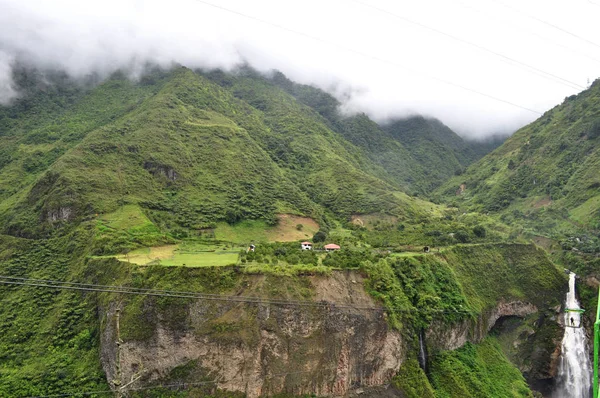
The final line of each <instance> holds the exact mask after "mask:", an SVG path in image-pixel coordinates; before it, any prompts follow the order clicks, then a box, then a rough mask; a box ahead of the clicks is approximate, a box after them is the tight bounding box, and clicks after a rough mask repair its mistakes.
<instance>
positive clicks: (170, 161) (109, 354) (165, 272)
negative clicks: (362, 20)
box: [0, 67, 565, 398]
mask: <svg viewBox="0 0 600 398" xmlns="http://www.w3.org/2000/svg"><path fill="white" fill-rule="evenodd" d="M16 78H17V79H16V81H17V83H18V89H19V92H20V94H21V97H20V98H18V99H17V100H15V101H14V103H12V104H11V105H9V106H3V107H0V282H1V283H2V284H1V285H0V318H2V319H3V321H2V322H0V348H1V349H0V351H1V354H0V395H7V396H11V394H12V395H13V396H17V397H26V396H39V395H50V394H67V395H68V394H76V393H84V392H90V391H101V392H103V393H111V392H115V393H116V394H123V395H127V396H140V397H141V396H156V397H159V396H160V397H184V396H207V397H208V396H214V397H242V396H249V397H257V396H280V397H288V396H289V397H291V396H313V395H314V394H320V395H336V394H337V395H343V394H346V393H348V392H349V391H351V390H356V391H363V388H364V389H365V390H364V391H365V394H369V395H365V396H367V397H378V396H380V393H381V388H383V385H389V390H390V391H388V392H389V393H390V394H393V395H391V396H410V397H415V398H416V397H423V396H433V395H434V394H435V396H437V395H438V394H440V396H457V394H463V395H464V394H466V395H464V396H469V394H470V395H471V396H481V395H490V394H492V395H493V394H496V395H498V396H507V397H509V396H514V395H515V394H516V395H520V396H531V391H530V389H529V388H528V387H527V384H526V382H530V383H533V382H536V381H539V380H546V379H548V378H551V376H549V375H550V374H551V370H549V368H550V365H549V363H550V358H551V354H552V353H553V352H554V350H555V347H556V346H555V339H556V336H557V332H559V329H558V328H557V326H556V323H555V322H537V320H538V319H551V318H552V317H553V316H554V315H553V313H552V311H551V310H548V308H553V307H555V306H556V305H558V303H559V302H560V299H561V297H562V294H563V290H564V289H563V288H564V285H565V277H564V275H563V274H562V271H561V270H560V269H559V268H558V267H556V266H555V265H554V264H553V263H552V262H551V261H550V260H549V258H548V257H547V255H546V253H545V252H544V251H543V250H541V249H539V248H536V247H535V246H533V245H531V244H527V242H524V241H523V240H522V238H521V237H520V235H519V233H518V231H516V230H515V229H514V228H512V227H511V226H509V225H507V224H505V223H503V222H501V221H499V220H498V219H495V218H494V217H490V216H487V215H484V214H481V213H477V212H469V211H463V209H460V210H459V209H457V208H454V207H450V206H447V205H445V204H443V203H440V204H434V203H432V202H429V201H427V200H424V199H422V198H417V197H415V196H414V195H412V194H418V195H419V197H425V195H427V194H428V193H430V192H431V190H432V189H434V188H435V187H437V186H438V185H439V184H441V183H443V182H444V181H445V180H446V179H447V178H449V177H450V176H452V175H455V174H460V173H461V172H462V170H463V168H464V167H466V166H467V165H468V164H470V163H471V162H473V161H474V160H475V159H477V158H478V157H479V156H481V155H482V154H483V152H485V150H486V149H482V148H491V147H489V146H485V145H484V144H470V143H467V142H465V141H463V140H462V139H461V138H460V137H459V136H457V135H456V134H455V133H454V132H452V131H451V130H450V129H449V128H448V127H446V126H444V125H443V124H442V123H441V122H439V121H437V120H434V119H427V118H423V117H418V116H415V117H412V118H408V119H405V120H395V121H392V122H390V123H388V124H384V125H383V124H382V125H380V124H377V123H376V122H374V121H373V120H371V119H370V118H369V117H368V116H367V115H364V114H359V115H352V116H348V115H343V114H341V113H340V112H339V109H338V106H339V103H338V101H337V100H335V99H334V98H333V97H331V96H330V95H329V94H326V93H325V92H323V91H321V90H319V89H316V88H313V87H309V86H304V85H298V84H295V83H293V82H291V81H289V80H288V79H287V78H285V76H283V75H281V74H278V73H275V74H273V75H272V76H262V75H259V74H257V73H256V72H254V71H252V70H248V69H242V70H240V71H238V72H237V73H224V72H221V71H209V72H207V71H192V70H190V69H187V68H185V67H176V68H173V69H172V70H162V69H159V68H153V69H149V70H147V71H146V73H145V74H144V75H143V76H142V77H141V78H140V79H139V80H132V79H130V78H128V77H127V76H125V75H124V74H121V73H116V74H114V75H112V76H110V77H109V78H107V79H106V80H104V81H102V82H100V81H98V80H97V79H96V78H92V77H90V78H89V79H87V80H86V81H83V82H81V81H74V80H72V79H70V78H68V77H67V76H66V75H64V74H61V73H51V74H48V73H42V72H39V71H36V70H34V69H27V68H21V69H19V71H18V73H17V75H16ZM492 146H493V144H492ZM461 178H462V176H461ZM452 199H454V197H452ZM519 239H521V241H518V240H519ZM307 240H310V241H311V242H312V244H313V248H314V250H301V247H300V242H303V241H307ZM515 241H518V242H515ZM490 264H493V266H491V265H490ZM500 317H518V319H519V321H518V322H519V327H522V328H523V329H526V330H527V333H528V334H527V339H526V341H525V340H523V341H522V342H521V343H522V344H521V343H519V344H521V345H519V346H518V347H516V346H514V345H510V344H508V345H507V346H511V347H513V348H510V349H506V347H504V346H502V345H501V344H502V343H503V342H504V340H502V339H501V338H500V337H498V338H496V337H491V338H488V337H486V335H487V334H488V332H489V331H490V330H491V328H492V326H493V325H494V324H495V322H496V321H497V320H498V319H499V318H500ZM448 333H449V334H450V335H452V336H454V337H453V338H448V336H449V335H448ZM517 339H519V338H517ZM519 341H520V340H519ZM423 347H426V348H427V349H428V350H430V354H431V356H430V357H429V358H428V359H425V363H421V364H419V362H418V361H417V359H418V358H420V357H421V354H420V351H419V350H420V349H421V348H423ZM525 354H526V359H524V360H523V361H522V362H519V363H517V364H518V365H519V366H528V369H529V371H530V372H529V374H528V375H527V378H525V377H521V376H520V374H519V372H518V370H517V368H515V365H513V364H512V363H511V362H510V361H509V357H511V355H512V356H513V357H511V358H519V357H523V356H524V355H525ZM382 358H384V359H382ZM531 358H534V359H535V361H537V362H536V364H535V365H532V364H531V362H532V361H533V360H534V359H531ZM513 360H514V359H513ZM528 361H529V362H528ZM515 362H518V361H515ZM473 364H477V366H475V365H473ZM427 366H431V368H430V373H429V374H427V373H425V372H424V370H423V369H425V368H426V367H427ZM340 369H341V370H340ZM457 369H458V370H457ZM299 374H301V375H299ZM290 375H293V376H291V377H289V376H290ZM240 379H241V381H240ZM186 383H188V384H186ZM386 391H387V390H386ZM506 391H508V393H506V394H505V392H506ZM146 392H147V394H149V395H146ZM357 393H358V392H357ZM386 393H387V392H386ZM503 394H505V395H503ZM511 394H512V395H511Z"/></svg>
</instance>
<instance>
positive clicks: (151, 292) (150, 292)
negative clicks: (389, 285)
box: [0, 275, 473, 315]
mask: <svg viewBox="0 0 600 398" xmlns="http://www.w3.org/2000/svg"><path fill="white" fill-rule="evenodd" d="M0 284H5V285H20V286H30V287H45V288H51V289H65V290H76V291H89V292H103V293H123V294H133V295H147V296H157V297H170V298H187V299H202V300H212V301H229V302H240V303H253V304H272V305H282V306H301V307H323V308H335V309H353V310H377V311H386V308H385V307H381V306H361V305H356V306H355V305H350V304H341V303H335V302H330V301H308V300H277V299H265V298H262V297H257V296H241V295H240V296H238V295H235V296H234V295H218V294H208V293H198V292H186V291H175V290H158V289H142V288H130V287H125V286H112V285H98V284H87V283H79V282H65V281H56V280H51V279H33V278H23V277H13V276H7V275H0ZM392 311H394V312H399V313H427V314H462V315H472V314H473V313H472V312H470V311H467V310H435V309H432V310H422V309H392Z"/></svg>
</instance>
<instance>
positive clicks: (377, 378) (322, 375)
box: [94, 245, 564, 397]
mask: <svg viewBox="0 0 600 398" xmlns="http://www.w3.org/2000/svg"><path fill="white" fill-rule="evenodd" d="M469 250H473V251H474V252H473V253H471V256H470V257H465V258H462V259H461V258H457V257H455V256H456V255H457V254H458V253H461V255H463V256H468V251H469ZM476 253H478V254H479V255H481V254H482V253H486V254H487V255H488V257H486V256H480V257H479V260H478V259H477V256H476V255H475V254H476ZM491 254H493V255H494V256H495V257H494V258H495V260H496V264H487V263H486V261H488V260H489V255H491ZM412 261H413V267H412V271H413V272H416V273H418V274H419V278H421V285H420V286H419V285H418V284H416V283H415V282H416V280H417V279H418V278H414V275H413V274H410V273H408V272H406V271H402V269H401V267H400V265H399V264H393V265H392V266H391V267H390V270H395V272H396V278H395V280H396V281H398V282H399V283H404V284H405V285H407V284H413V287H414V288H415V291H416V296H410V295H409V296H407V297H405V299H407V300H408V301H406V303H408V302H413V303H414V306H412V307H411V306H408V307H407V306H404V307H403V308H402V309H400V308H399V307H398V306H396V307H394V306H390V305H389V304H388V302H387V301H386V300H385V299H383V304H384V306H382V304H381V301H379V300H375V299H374V298H373V297H380V298H381V296H378V293H379V295H385V294H392V295H393V294H398V293H393V292H394V290H393V289H390V288H389V287H385V286H383V285H382V284H381V283H380V280H381V274H379V275H378V274H376V273H375V272H374V271H373V269H372V268H369V267H365V268H363V269H362V270H354V271H331V273H330V274H325V275H297V276H293V277H289V276H287V277H283V276H277V275H249V274H246V273H244V272H243V270H242V269H236V268H204V269H202V268H200V269H186V268H178V269H167V268H164V267H150V268H148V269H145V270H139V269H130V270H128V271H126V272H125V274H124V276H125V277H126V278H127V279H130V280H133V281H136V283H137V285H138V287H144V286H145V285H152V284H156V283H159V284H161V285H163V286H164V288H165V289H169V291H180V292H181V291H196V292H202V293H205V294H209V295H210V294H215V293H217V292H218V293H219V295H216V296H206V297H203V298H173V297H161V296H158V297H144V296H133V297H125V296H123V297H120V298H119V299H115V297H114V296H110V295H100V296H99V307H100V311H99V314H100V318H101V319H100V321H101V324H102V325H103V326H102V338H101V343H102V346H101V357H102V364H103V368H104V370H105V372H106V374H107V379H108V381H109V384H110V385H111V388H113V389H115V390H117V391H124V392H126V391H135V389H137V388H149V387H153V388H158V387H161V386H171V387H172V386H173V385H175V386H177V385H186V386H187V389H190V388H192V389H193V388H197V389H201V390H202V391H205V392H208V393H214V392H215V391H229V392H237V393H240V394H242V395H241V396H248V397H259V396H272V395H276V394H289V395H294V396H298V395H304V394H316V395H317V396H346V395H348V394H356V393H357V391H358V392H361V393H362V394H369V388H371V387H382V386H386V385H388V384H389V383H391V382H392V381H393V385H394V386H395V387H392V388H391V389H388V390H386V393H387V394H391V395H390V396H404V395H402V394H405V395H406V394H407V393H406V390H408V389H409V388H412V387H411V383H413V381H414V378H415V377H416V376H414V375H412V376H405V377H404V378H403V376H402V375H403V374H406V372H407V371H404V370H403V369H405V368H406V366H411V364H412V363H413V362H411V361H413V360H414V359H415V358H417V355H418V347H419V341H418V338H417V336H416V332H417V331H418V330H419V328H420V327H421V325H425V334H424V344H425V346H426V347H427V351H428V352H429V355H430V356H429V358H427V359H426V363H427V364H428V365H430V366H431V369H432V372H433V373H432V374H430V376H429V377H430V380H432V381H433V382H434V384H433V387H434V388H437V389H439V388H442V387H443V386H440V385H436V384H435V381H436V380H438V381H439V380H442V379H443V378H444V377H448V376H447V373H448V371H450V372H451V370H449V369H448V368H447V367H446V366H447V362H448V361H449V359H448V357H447V356H445V355H446V354H445V353H446V352H453V351H452V350H456V349H459V348H461V347H466V348H461V350H463V351H464V350H466V351H465V352H466V353H467V354H469V353H471V351H469V350H470V349H469V348H468V347H472V345H473V344H476V345H477V344H484V345H483V346H482V348H481V349H482V350H483V352H487V353H489V352H493V353H495V354H494V355H492V359H493V360H498V359H497V358H500V359H501V360H502V361H504V362H502V365H503V366H505V367H506V368H507V369H515V368H514V367H512V365H510V364H509V362H508V360H507V359H506V357H505V355H506V354H510V353H509V352H508V350H503V351H502V350H501V349H500V348H493V347H496V346H495V345H493V344H492V346H493V347H492V348H490V344H491V343H489V342H487V343H485V341H486V340H485V338H486V336H488V333H489V332H490V330H492V328H494V327H496V329H497V330H499V331H501V329H502V327H501V325H502V324H504V320H506V319H516V320H517V321H518V322H519V323H520V324H524V325H525V324H526V325H527V327H528V328H529V329H528V330H529V331H528V333H527V334H526V338H527V341H528V345H526V346H527V347H531V346H532V344H534V345H535V344H537V351H538V352H537V354H535V355H534V354H532V353H530V354H529V355H528V356H527V357H525V358H522V359H521V361H520V362H519V363H518V365H519V366H520V368H521V370H523V371H525V373H526V375H527V376H528V381H529V382H530V383H532V384H536V383H537V382H539V380H540V379H544V378H551V377H552V375H551V374H550V373H551V372H550V371H548V369H549V368H550V367H551V364H552V359H553V357H552V353H553V351H554V345H553V344H555V341H554V340H552V339H550V340H548V341H546V340H544V341H542V338H541V337H543V336H546V335H547V334H548V332H547V329H548V327H550V328H551V329H552V328H553V326H552V324H553V323H554V324H555V322H553V320H552V319H549V318H548V315H547V313H548V311H547V310H548V308H549V306H550V305H556V303H558V302H559V299H558V297H560V294H561V292H562V289H563V286H562V285H563V283H564V278H563V277H562V275H560V271H558V270H557V268H556V267H554V265H552V263H550V262H549V261H548V259H547V258H546V257H545V254H544V253H543V252H542V251H539V250H537V249H536V248H535V247H533V246H529V245H486V246H482V247H465V248H462V249H461V248H457V249H453V250H451V251H449V252H447V253H442V254H440V255H435V256H425V255H424V256H417V258H414V259H412ZM455 261H458V263H455ZM417 263H420V265H418V264H417ZM488 265H489V266H495V267H496V268H497V271H498V274H497V275H498V277H500V278H502V277H501V275H504V274H505V273H506V272H521V273H522V274H521V275H520V277H515V278H514V279H512V278H508V277H506V278H505V282H506V285H505V286H504V287H500V288H499V287H498V286H492V285H493V284H495V283H497V282H498V281H496V280H494V278H488V279H487V280H483V281H481V283H480V284H479V285H478V286H463V284H465V283H467V281H468V278H469V276H472V273H473V272H475V273H476V272H478V271H477V267H478V266H488ZM107 266H108V267H122V265H121V264H113V263H111V262H108V263H106V262H105V263H104V264H103V265H102V267H103V268H106V267H107ZM525 266H528V267H530V268H529V270H527V269H526V268H520V267H525ZM419 267H422V268H419ZM427 267H432V268H437V270H436V271H435V272H438V274H437V275H438V277H439V275H446V276H447V278H449V279H447V280H438V281H436V282H435V283H438V284H440V285H441V286H440V288H441V289H442V290H443V289H445V288H447V287H448V286H454V288H453V289H457V291H458V292H467V293H462V294H464V298H465V301H464V303H465V311H463V312H461V311H453V310H445V311H438V310H436V309H435V308H434V306H432V305H431V304H429V308H426V307H425V305H426V304H424V301H423V300H422V299H423V297H424V296H425V295H429V299H430V300H432V302H435V301H436V300H435V299H434V297H433V296H432V295H431V292H428V289H427V288H426V286H425V282H427V281H426V280H427V279H428V275H427V272H426V268H427ZM94 268H100V265H98V264H97V265H96V266H95V267H94ZM440 268H447V271H448V273H447V274H444V272H445V271H443V270H440ZM542 271H543V272H542ZM392 272H394V271H392ZM403 272H404V273H403ZM440 272H441V274H440ZM142 274H143V276H144V278H143V279H142V278H141V275H142ZM440 278H442V279H443V277H440ZM527 279H530V280H529V282H530V283H531V286H533V287H532V288H531V289H529V290H527V289H525V290H521V287H520V286H519V282H518V281H519V280H521V281H523V280H525V281H526V280H527ZM428 282H432V281H428ZM390 283H396V282H393V281H390ZM442 285H443V286H442ZM444 286H446V287H444ZM374 289H375V290H374ZM376 289H379V290H378V291H377V290H376ZM480 289H481V290H480ZM403 291H407V289H406V287H405V288H403ZM484 291H485V294H484ZM367 292H370V293H371V295H369V294H368V293H367ZM386 292H387V293H386ZM390 292H391V293H390ZM493 292H495V294H491V293H493ZM557 292H560V293H558V294H556V293H557ZM440 295H441V296H444V295H446V296H447V295H448V290H446V291H445V293H440ZM418 296H420V297H418ZM395 299H396V301H397V302H404V301H403V300H404V299H402V298H400V297H395ZM414 300H417V301H416V302H414ZM406 303H405V304H406ZM418 303H421V304H420V305H421V307H419V304H418ZM428 310H429V311H430V312H429V314H426V312H427V311H428ZM531 319H538V322H537V323H533V324H532V323H531V322H529V321H528V320H531ZM499 320H500V322H499ZM542 320H543V321H542ZM399 325H400V326H399ZM499 325H500V326H499ZM552 330H554V329H552ZM538 336H540V338H539V339H538ZM518 340H519V338H518V337H517V338H515V339H514V340H513V342H514V344H515V347H516V346H518V345H519V344H520V343H518V342H517V341H518ZM532 342H533V343H532ZM542 343H544V344H545V346H543V344H542ZM501 346H502V345H499V346H498V347H501ZM502 347H503V346H502ZM523 347H525V345H524V346H523ZM477 350H478V349H477ZM477 350H476V351H473V352H477V353H479V351H477ZM490 350H491V351H490ZM513 351H514V350H513ZM460 352H462V351H460ZM522 352H526V349H525V348H523V350H522ZM460 355H465V354H464V353H463V354H460ZM473 355H475V354H473ZM478 355H479V354H478ZM532 355H534V356H535V361H534V362H535V363H534V364H533V365H532V364H531V363H529V367H527V360H528V359H529V360H530V359H531V357H532ZM482 358H487V356H485V357H482ZM502 358H503V359H502ZM454 360H455V359H454ZM480 360H484V359H480ZM488 365H490V366H491V368H492V369H494V367H493V366H492V364H488ZM542 368H543V369H546V370H547V371H542V370H540V369H542ZM436 369H437V370H436ZM515 371H516V370H515ZM419 372H420V370H419V371H417V374H419ZM409 373H410V372H409ZM517 374H518V372H517ZM396 375H398V376H396ZM461 377H463V376H460V375H453V376H452V378H458V379H459V380H460V378H461ZM490 377H491V379H493V378H494V377H495V376H490ZM519 378H520V376H519ZM519 378H517V379H516V381H511V382H510V383H513V382H515V383H518V385H517V386H513V385H512V384H511V386H512V387H510V388H514V389H516V390H518V391H521V390H523V389H525V390H523V391H529V390H528V389H527V387H526V384H525V382H524V380H523V379H522V378H520V380H521V381H519ZM467 381H468V380H467ZM464 382H465V383H466V381H464ZM198 383H199V384H198ZM420 383H421V384H423V383H424V384H426V385H429V383H430V381H429V380H428V379H427V377H425V376H424V375H423V376H422V379H421V381H420ZM519 383H520V384H519ZM413 384H414V383H413ZM447 384H448V383H447V382H445V384H444V386H446V387H447ZM446 387H444V388H446ZM505 387H506V388H509V386H505ZM505 387H502V388H505ZM428 388H431V387H428ZM461 388H462V387H461ZM473 388H475V387H473ZM486 388H487V387H486ZM495 388H500V387H497V386H496V387H495ZM403 391H404V392H403ZM477 391H480V390H477V389H474V390H473V391H471V393H473V394H475V395H474V396H476V394H477ZM481 391H488V390H485V389H483V390H481ZM490 391H491V390H490ZM381 393H382V392H381V391H377V392H376V393H374V394H375V395H374V396H377V394H381ZM367 396H368V395H367ZM408 396H412V395H410V394H408Z"/></svg>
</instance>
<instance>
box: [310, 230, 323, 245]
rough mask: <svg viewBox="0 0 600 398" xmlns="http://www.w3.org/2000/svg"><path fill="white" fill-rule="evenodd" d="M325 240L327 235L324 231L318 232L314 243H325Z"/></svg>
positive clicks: (314, 237)
mask: <svg viewBox="0 0 600 398" xmlns="http://www.w3.org/2000/svg"><path fill="white" fill-rule="evenodd" d="M325 239H327V234H326V233H325V232H324V231H317V233H316V234H315V235H314V236H313V239H312V240H313V242H315V243H319V242H325Z"/></svg>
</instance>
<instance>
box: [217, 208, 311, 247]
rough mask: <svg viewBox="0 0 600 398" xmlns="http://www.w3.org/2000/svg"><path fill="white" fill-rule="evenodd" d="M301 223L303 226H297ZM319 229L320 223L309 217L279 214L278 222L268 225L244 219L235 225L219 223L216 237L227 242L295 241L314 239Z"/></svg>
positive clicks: (259, 221) (263, 222)
mask: <svg viewBox="0 0 600 398" xmlns="http://www.w3.org/2000/svg"><path fill="white" fill-rule="evenodd" d="M298 225H301V226H302V227H301V228H299V229H298V228H297V226H298ZM318 230H319V224H317V222H316V221H315V220H313V219H312V218H309V217H301V216H296V215H292V214H277V224H276V225H275V226H270V225H268V224H267V223H266V222H265V221H262V220H244V221H240V222H238V223H235V224H233V225H230V224H228V223H225V222H220V223H217V227H216V229H215V239H217V240H220V241H226V242H234V243H244V244H248V243H251V242H294V241H297V240H305V239H308V240H310V239H312V237H313V235H314V234H315V233H316V232H317V231H318Z"/></svg>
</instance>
